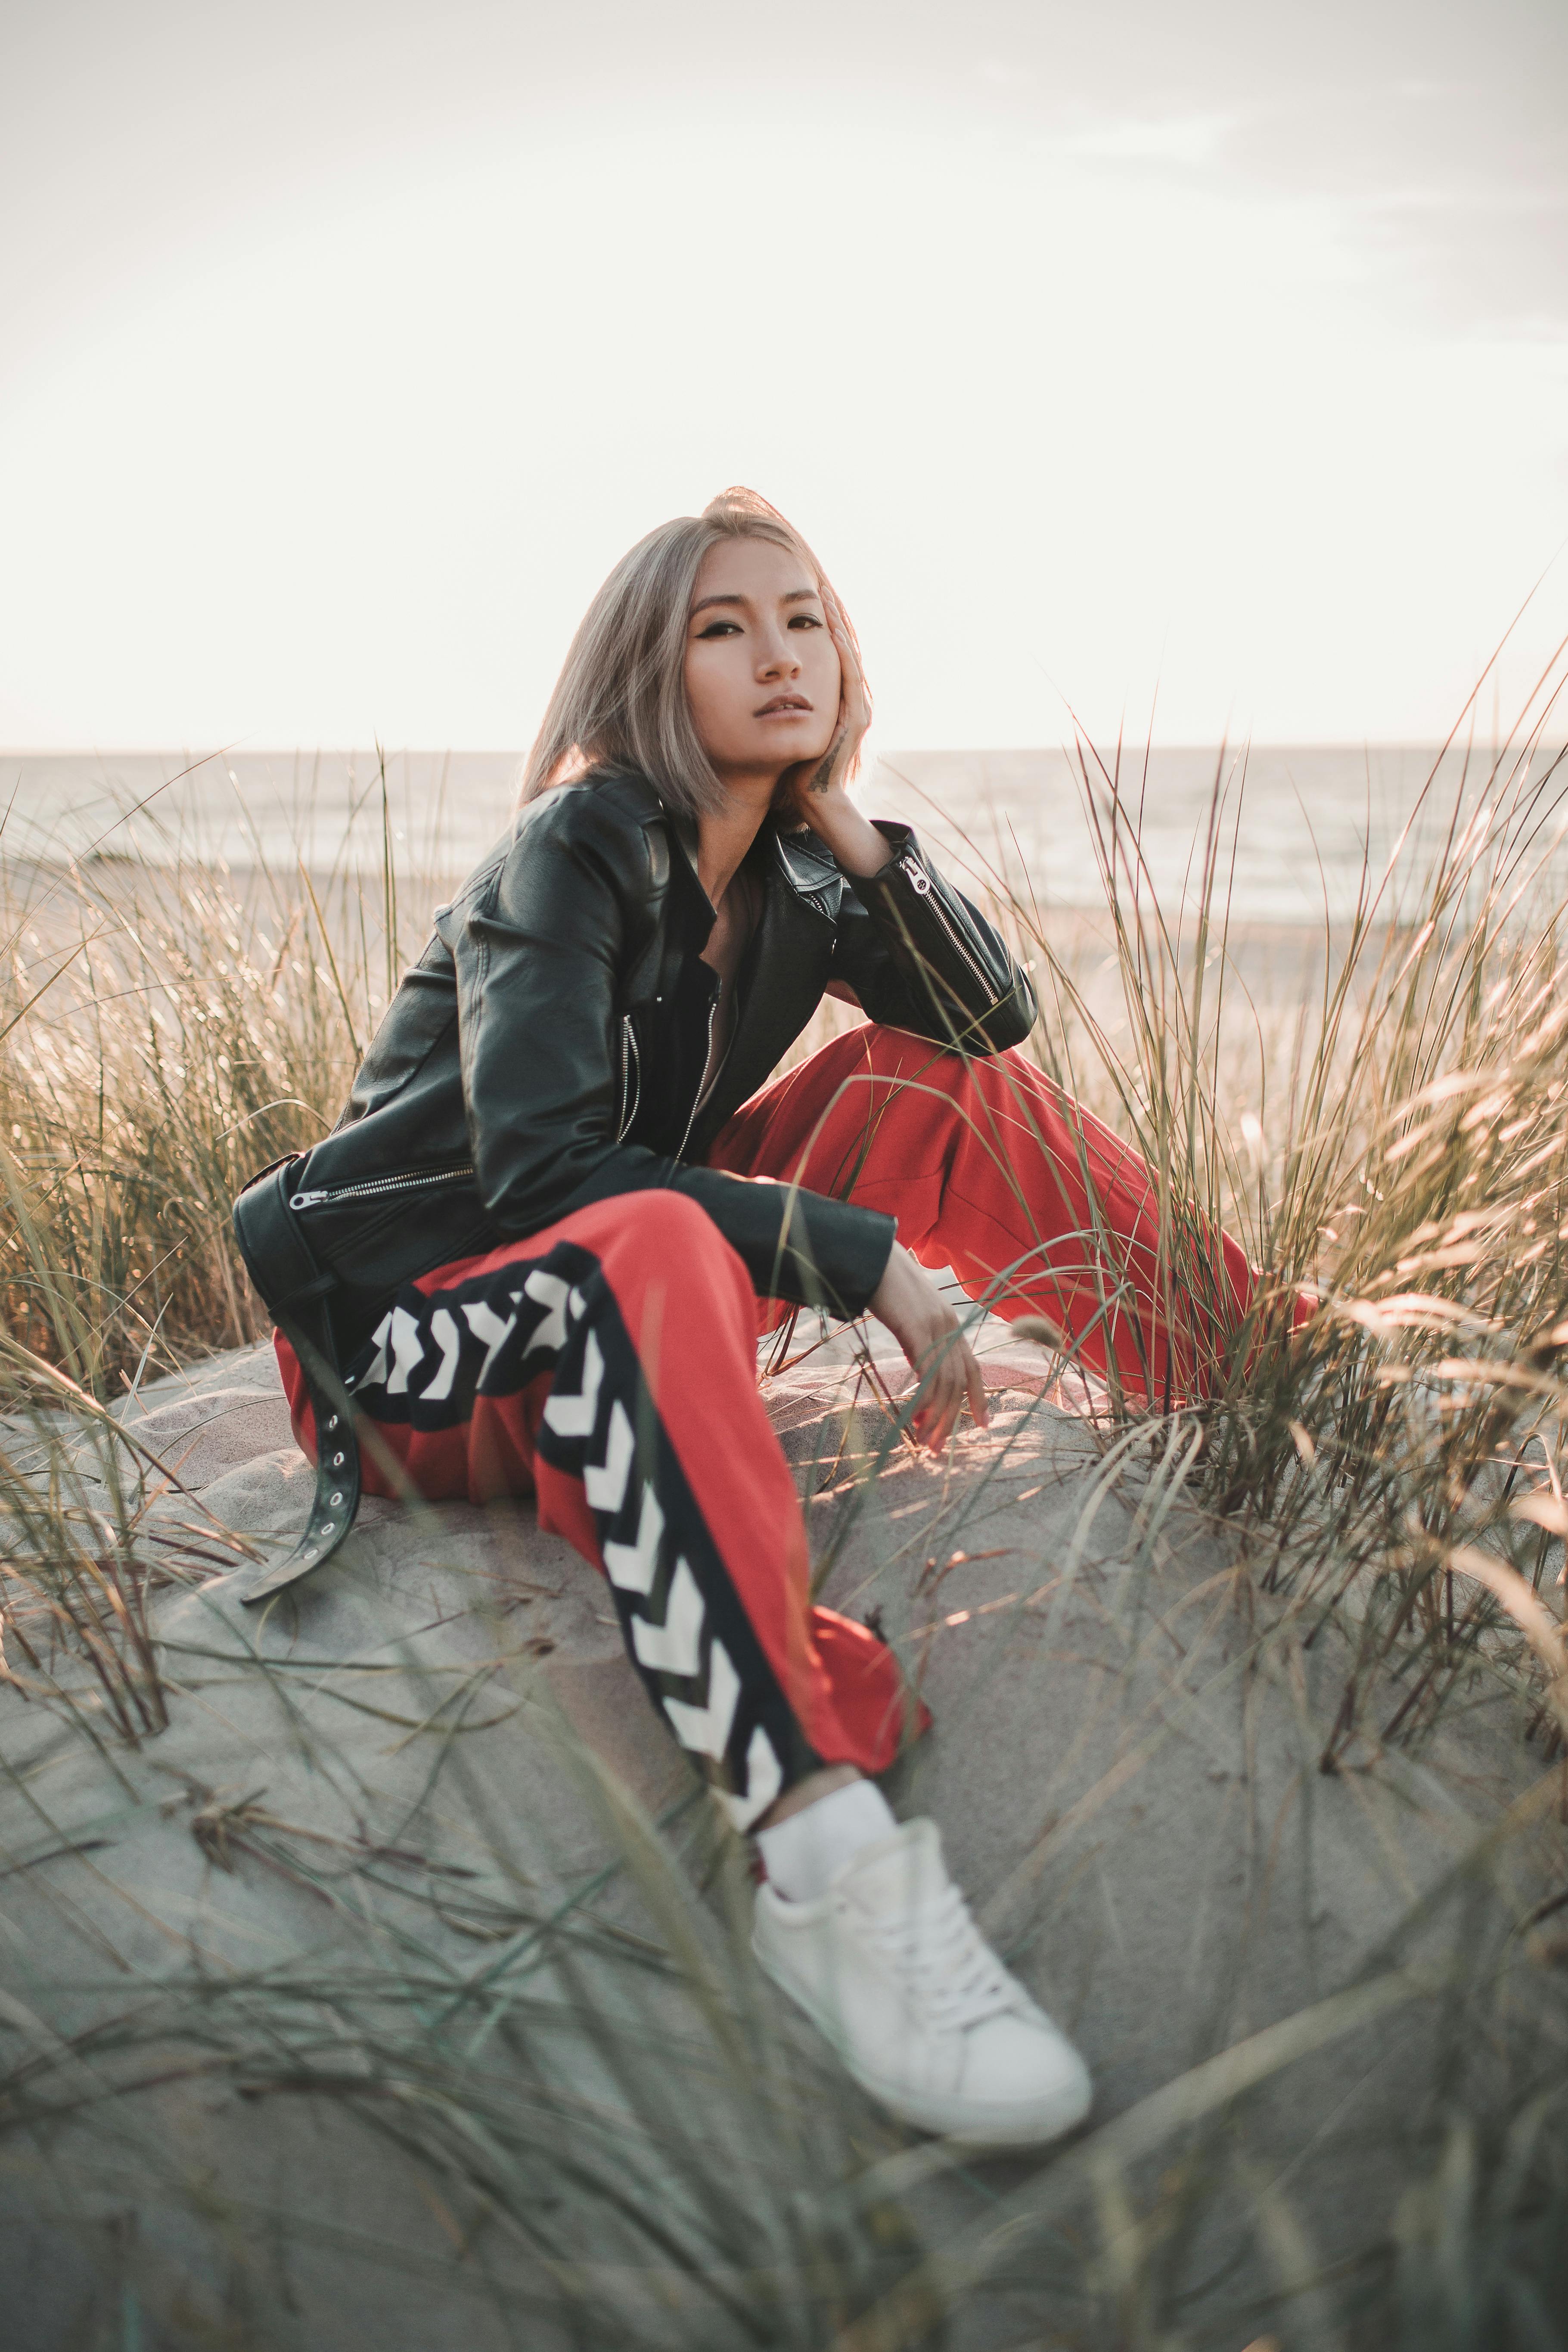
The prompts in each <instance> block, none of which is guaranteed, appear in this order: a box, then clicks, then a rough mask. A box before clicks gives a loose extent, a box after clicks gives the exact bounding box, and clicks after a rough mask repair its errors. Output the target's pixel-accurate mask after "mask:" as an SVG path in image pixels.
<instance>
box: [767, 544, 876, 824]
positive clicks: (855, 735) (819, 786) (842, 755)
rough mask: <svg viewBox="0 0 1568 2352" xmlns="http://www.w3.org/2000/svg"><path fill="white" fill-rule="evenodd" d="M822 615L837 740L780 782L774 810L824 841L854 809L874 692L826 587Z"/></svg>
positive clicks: (835, 738) (852, 641) (841, 613)
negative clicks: (830, 650)
mask: <svg viewBox="0 0 1568 2352" xmlns="http://www.w3.org/2000/svg"><path fill="white" fill-rule="evenodd" d="M822 609H823V611H824V612H825V613H826V615H827V629H828V634H829V635H830V636H831V637H832V639H833V644H834V649H835V651H836V652H837V656H838V676H839V688H838V724H837V727H836V728H835V729H834V731H833V740H832V742H831V743H829V745H828V747H827V749H826V751H825V752H824V753H823V754H822V757H821V758H820V759H819V760H816V761H806V760H802V761H797V762H796V764H795V766H794V767H793V768H789V769H786V770H785V772H784V774H783V775H782V776H781V777H780V779H779V793H778V799H777V801H776V803H775V806H778V807H785V808H788V809H790V810H791V811H792V813H793V814H795V815H796V816H797V817H798V818H799V819H800V821H801V822H802V823H803V824H808V825H810V827H811V829H812V831H813V832H814V833H819V834H821V835H823V837H824V838H825V839H827V838H830V837H831V836H832V835H834V834H835V833H836V832H837V831H838V830H839V829H840V827H841V825H842V823H843V818H844V814H845V812H846V810H847V809H848V808H849V807H850V805H851V804H850V802H849V795H848V785H849V779H850V777H851V775H852V774H853V773H854V771H855V763H856V761H858V758H859V756H860V746H861V744H862V743H863V742H864V740H865V738H866V730H867V729H868V727H869V726H870V724H871V689H870V688H869V687H868V685H867V683H866V674H865V672H864V671H863V670H862V668H861V667H860V661H859V656H858V654H857V653H856V651H855V641H854V639H853V638H852V637H851V635H849V632H848V629H847V627H846V625H845V621H844V614H843V611H842V609H841V607H840V605H839V603H838V599H837V596H835V594H834V593H833V591H832V589H831V588H828V587H826V586H824V588H823V591H822Z"/></svg>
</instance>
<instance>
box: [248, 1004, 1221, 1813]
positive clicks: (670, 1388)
mask: <svg viewBox="0 0 1568 2352" xmlns="http://www.w3.org/2000/svg"><path fill="white" fill-rule="evenodd" d="M709 1158H710V1164H711V1165H713V1166H714V1167H718V1168H727V1169H731V1170H732V1171H734V1172H735V1173H736V1174H738V1175H743V1176H763V1175H766V1176H772V1177H777V1178H782V1179H784V1180H786V1181H787V1180H793V1181H798V1182H799V1183H800V1184H801V1185H802V1186H803V1187H804V1188H805V1189H807V1190H810V1191H813V1192H834V1193H837V1194H840V1195H845V1196H847V1195H851V1194H852V1195H853V1197H854V1198H855V1199H856V1200H858V1201H861V1202H865V1203H866V1204H867V1205H868V1207H873V1208H879V1209H884V1210H888V1211H890V1212H891V1213H893V1214H894V1215H895V1216H896V1217H897V1219H898V1223H899V1236H900V1240H901V1241H902V1242H903V1244H904V1245H905V1246H906V1248H908V1249H910V1250H911V1251H912V1252H913V1253H914V1255H916V1256H917V1257H919V1258H921V1260H923V1261H924V1263H925V1264H927V1265H931V1266H942V1265H951V1266H952V1269H953V1271H954V1273H955V1274H956V1275H957V1276H958V1278H959V1280H960V1281H961V1282H962V1283H963V1286H964V1288H965V1289H966V1290H967V1291H968V1292H969V1294H970V1296H971V1297H974V1298H977V1299H978V1298H981V1297H984V1299H985V1301H986V1303H987V1304H988V1305H990V1306H991V1307H993V1308H994V1311H995V1312H997V1313H998V1314H1001V1315H1004V1316H1008V1317H1012V1316H1016V1315H1020V1314H1024V1313H1026V1312H1034V1313H1037V1314H1044V1315H1047V1316H1048V1317H1049V1318H1051V1319H1052V1320H1053V1321H1055V1322H1056V1323H1058V1325H1059V1326H1060V1327H1061V1328H1062V1329H1063V1330H1064V1332H1066V1333H1067V1334H1068V1335H1070V1337H1071V1339H1073V1340H1074V1341H1075V1342H1076V1343H1077V1345H1078V1349H1079V1355H1080V1357H1081V1358H1082V1359H1083V1360H1086V1361H1087V1362H1088V1363H1089V1365H1090V1366H1091V1367H1093V1368H1094V1369H1096V1370H1105V1369H1106V1368H1107V1365H1108V1362H1109V1360H1110V1358H1112V1357H1114V1360H1115V1362H1116V1364H1117V1367H1118V1370H1119V1371H1120V1374H1121V1379H1122V1381H1123V1382H1124V1384H1125V1385H1126V1386H1127V1387H1128V1388H1129V1389H1130V1390H1131V1391H1133V1392H1134V1393H1136V1394H1139V1395H1142V1396H1150V1397H1153V1398H1154V1399H1155V1400H1157V1401H1163V1402H1169V1401H1170V1400H1172V1399H1173V1398H1175V1397H1178V1396H1189V1395H1193V1394H1197V1393H1202V1392H1203V1391H1205V1390H1206V1389H1207V1388H1208V1387H1209V1386H1210V1384H1211V1382H1212V1380H1213V1377H1214V1373H1215V1369H1216V1366H1217V1364H1218V1361H1219V1358H1220V1355H1221V1351H1222V1350H1223V1349H1224V1348H1225V1347H1226V1343H1227V1337H1228V1335H1229V1334H1230V1333H1231V1332H1233V1331H1234V1328H1235V1326H1236V1324H1237V1321H1238V1319H1239V1318H1240V1317H1241V1315H1242V1314H1243V1313H1244V1312H1245V1310H1246V1308H1247V1305H1248V1304H1249V1302H1250V1300H1251V1297H1252V1295H1253V1289H1254V1282H1253V1276H1252V1274H1251V1271H1250V1269H1249V1267H1248V1265H1247V1260H1246V1257H1245V1255H1243V1253H1242V1251H1241V1249H1240V1247H1239V1245H1238V1244H1237V1243H1236V1242H1234V1241H1233V1240H1231V1238H1230V1237H1229V1236H1228V1235H1226V1234H1217V1235H1205V1242H1206V1244H1207V1247H1206V1250H1205V1265H1206V1274H1207V1288H1206V1292H1205V1296H1204V1297H1202V1298H1193V1297H1190V1296H1186V1295H1184V1296H1183V1297H1182V1299H1181V1301H1180V1312H1179V1313H1178V1312H1176V1311H1175V1310H1174V1307H1173V1301H1172V1300H1171V1299H1170V1298H1169V1297H1160V1296H1159V1295H1158V1291H1159V1287H1160V1268H1159V1253H1158V1240H1159V1220H1158V1210H1157V1205H1156V1202H1155V1200H1154V1197H1153V1193H1152V1187H1151V1182H1150V1178H1149V1172H1148V1170H1147V1168H1146V1166H1145V1164H1144V1162H1143V1161H1142V1160H1141V1159H1140V1158H1139V1156H1138V1154H1137V1153H1136V1152H1134V1151H1132V1150H1130V1149H1129V1148H1128V1147H1127V1146H1126V1145H1125V1144H1122V1143H1120V1142H1119V1141H1118V1140H1117V1139H1116V1138H1115V1137H1114V1136H1113V1135H1112V1134H1111V1133H1110V1130H1109V1129H1106V1128H1104V1127H1102V1126H1101V1125H1100V1122H1099V1121H1098V1120H1096V1119H1093V1118H1089V1115H1088V1114H1087V1113H1085V1112H1083V1111H1081V1110H1079V1108H1077V1107H1076V1106H1075V1105H1074V1104H1072V1103H1071V1102H1070V1101H1069V1100H1068V1097H1065V1096H1064V1095H1063V1094H1062V1093H1061V1092H1060V1090H1059V1089H1058V1087H1054V1086H1053V1085H1051V1083H1050V1082H1049V1080H1047V1078H1045V1077H1043V1076H1041V1074H1040V1072H1039V1071H1038V1070H1037V1068H1036V1067H1035V1066H1034V1065H1033V1064H1032V1063H1031V1062H1028V1061H1026V1059H1025V1058H1024V1056H1023V1055H1021V1054H1018V1053H1016V1052H1015V1053H1005V1054H1000V1055H996V1056H995V1057H994V1059H991V1060H978V1061H965V1060H963V1058H962V1057H961V1056H959V1055H955V1054H950V1053H946V1052H944V1051H942V1049H941V1048H940V1047H938V1046H935V1045H930V1044H928V1043H926V1042H925V1041H923V1040H922V1039H920V1038H917V1037H913V1036H910V1035H909V1034H906V1033H905V1032H903V1031H901V1030H896V1029H882V1028H878V1027H875V1026H872V1025H867V1026H863V1027H859V1028H856V1029H852V1030H850V1031H849V1032H848V1033H847V1034H846V1035H844V1036H842V1037H840V1038H838V1039H837V1040H836V1041H835V1042H834V1043H833V1044H832V1045H827V1046H825V1047H824V1048H823V1050H822V1051H821V1052H820V1053H818V1054H816V1055H813V1056H812V1057H811V1058H810V1060H809V1061H806V1062H804V1063H802V1064H801V1065H800V1066H798V1067H797V1068H795V1069H794V1070H792V1071H791V1072H790V1073H789V1075H788V1076H785V1077H783V1078H780V1079H778V1080H776V1081H775V1082H774V1084H773V1085H772V1086H770V1087H765V1088H764V1089H763V1092H762V1093H761V1094H759V1095H756V1096H754V1097H752V1100H751V1101H750V1102H749V1103H747V1104H745V1105H744V1106H743V1107H742V1108H741V1109H740V1110H739V1111H738V1112H737V1113H736V1114H735V1116H734V1118H731V1120H730V1121H729V1122H728V1123H727V1124H726V1126H725V1127H724V1128H723V1129H722V1130H721V1133H720V1135H719V1137H718V1139H717V1140H716V1142H715V1144H714V1146H713V1149H712V1150H711V1151H710V1154H709ZM788 1311H789V1310H788V1308H787V1307H781V1306H779V1305H777V1304H776V1303H775V1302H773V1301H772V1300H761V1301H759V1300H758V1299H757V1298H755V1297H753V1295H752V1287H751V1283H750V1280H749V1278H748V1276H747V1275H746V1272H745V1269H744V1267H743V1265H742V1263H741V1260H740V1258H739V1257H738V1256H737V1255H736V1254H735V1252H734V1251H733V1250H732V1249H731V1247H730V1244H728V1243H727V1242H726V1241H724V1240H723V1238H722V1237H721V1234H720V1233H719V1230H718V1227H717V1226H716V1225H715V1224H713V1223H712V1222H711V1220H710V1218H709V1217H708V1215H707V1214H706V1213H705V1212H704V1211H703V1210H701V1209H700V1208H698V1207H697V1206H696V1204H695V1203H694V1202H690V1201H689V1200H687V1199H686V1198H685V1197H684V1196H683V1195H681V1194H679V1193H675V1192H628V1193H625V1194H622V1195H621V1196H619V1197H618V1198H616V1199H613V1200H607V1201H601V1202H596V1203H595V1205H594V1206H593V1207H592V1208H587V1209H581V1210H577V1211H575V1212H574V1213H573V1214H572V1215H570V1216H567V1217H563V1218H562V1219H561V1220H560V1221H559V1222H558V1223H555V1224H552V1225H549V1226H547V1227H546V1228H545V1229H544V1230H543V1231H542V1233H538V1234H533V1235H532V1236H531V1238H530V1239H528V1240H527V1241H520V1242H512V1243H509V1244H506V1245H505V1246H504V1247H503V1248H500V1249H497V1250H492V1251H490V1252H489V1253H488V1254H487V1255H484V1256H481V1257H474V1258H466V1259H462V1260H459V1261H458V1262H457V1263H455V1264H453V1265H444V1266H440V1267H437V1269H436V1271H435V1272H434V1273H431V1274H427V1275H424V1276H421V1277H420V1279H419V1280H418V1281H417V1282H416V1283H413V1284H410V1285H408V1286H406V1287H405V1289H404V1290H403V1291H402V1292H401V1293H400V1294H399V1296H398V1298H397V1300H396V1301H395V1304H394V1305H393V1306H392V1307H391V1308H390V1309H389V1310H388V1312H387V1314H386V1315H385V1317H384V1318H383V1320H382V1322H381V1324H380V1326H379V1327H378V1328H377V1330H376V1332H375V1334H374V1337H373V1338H372V1339H371V1340H370V1341H369V1343H368V1344H367V1346H366V1347H365V1349H363V1351H362V1353H361V1355H360V1357H359V1358H358V1359H357V1360H356V1361H355V1362H354V1363H353V1364H352V1365H351V1366H349V1367H348V1368H347V1370H346V1374H345V1378H346V1380H347V1382H348V1385H349V1386H350V1387H351V1389H352V1390H353V1393H354V1396H355V1399H356V1402H358V1403H359V1405H360V1407H361V1409H362V1410H363V1412H366V1413H368V1414H369V1415H370V1416H371V1417H372V1418H373V1419H374V1421H375V1423H376V1424H377V1427H378V1429H379V1431H380V1433H381V1435H382V1436H383V1438H384V1441H385V1443H386V1444H387V1445H388V1446H389V1447H390V1449H391V1451H392V1454H393V1455H394V1456H395V1459H396V1460H397V1461H398V1462H399V1463H400V1464H401V1465H402V1466H403V1468H404V1470H405V1473H406V1475H408V1476H409V1477H410V1478H411V1479H412V1481H413V1483H414V1485H415V1486H416V1488H417V1489H418V1491H419V1492H420V1493H421V1494H423V1495H425V1496H427V1497H429V1498H430V1499H431V1500H433V1501H435V1500H443V1499H453V1498H463V1499H467V1500H468V1501H469V1502H474V1503H483V1502H487V1501H489V1500H490V1499H491V1498H492V1497H494V1496H499V1495H525V1494H535V1495H537V1496H538V1501H539V1518H540V1524H541V1526H542V1527H546V1528H553V1529H555V1530H556V1531H558V1532H559V1533H560V1534H562V1535H564V1536H565V1537H566V1538H568V1540H569V1541H570V1542H572V1543H573V1544H574V1545H575V1547H576V1548H577V1549H578V1550H579V1551H580V1552H582V1553H583V1554H584V1557H585V1558H586V1559H590V1560H592V1561H593V1562H594V1563H595V1566H596V1567H599V1568H601V1569H602V1570H604V1571H605V1575H606V1577H607V1578H608V1580H609V1583H610V1586H611V1589H612V1591H614V1594H615V1598H616V1608H617V1611H618V1612H619V1616H620V1620H621V1625H622V1630H623V1632H624V1633H625V1635H626V1646H627V1649H628V1651H629V1653H630V1654H631V1657H632V1659H633V1661H634V1663H635V1664H637V1668H638V1669H639V1671H640V1673H641V1675H642V1676H643V1680H644V1682H645V1684H646V1685H647V1689H648V1692H649V1695H650V1696H651V1697H652V1699H653V1701H654V1704H655V1705H656V1706H658V1707H659V1708H661V1709H662V1711H663V1713H664V1715H665V1717H666V1719H667V1720H668V1723H669V1725H670V1727H671V1728H672V1730H673V1731H674V1733H675V1735H676V1738H678V1739H679V1741H680V1743H681V1745H682V1746H683V1747H684V1748H687V1749H688V1750H689V1751H690V1752H691V1753H692V1754H693V1755H694V1756H696V1757H698V1758H700V1759H702V1762H703V1766H704V1769H706V1770H707V1772H708V1774H709V1777H710V1780H713V1781H714V1783H715V1784H716V1786H717V1787H719V1788H720V1789H721V1790H722V1791H723V1793H724V1795H725V1797H726V1801H727V1802H728V1805H729V1808H730V1811H731V1815H732V1817H733V1819H734V1820H735V1822H736V1823H737V1825H738V1826H739V1827H741V1828H745V1827H747V1826H748V1825H749V1824H750V1823H751V1822H752V1821H754V1820H755V1819H756V1818H757V1816H758V1815H759V1814H760V1813H761V1812H763V1811H764V1810H765V1808H766V1807H767V1806H768V1805H770V1804H771V1803H772V1802H773V1799H774V1798H775V1797H776V1796H777V1795H778V1794H779V1792H780V1791H781V1790H784V1789H785V1788H787V1787H788V1786H790V1785H791V1783H792V1782H794V1781H795V1780H800V1779H801V1778H803V1777H804V1776H805V1774H806V1773H808V1772H810V1771H813V1770H815V1769H817V1768H818V1767H819V1766H820V1765H823V1764H832V1763H851V1764H858V1765H859V1766H860V1767H861V1769H863V1770H865V1771H868V1772H879V1771H881V1770H883V1769H885V1768H886V1767H887V1765H889V1763H890V1762H891V1761H892V1759H893V1757H894V1755H895V1753H896V1752H897V1749H898V1746H899V1742H900V1737H901V1736H902V1735H903V1733H904V1732H905V1730H906V1729H907V1728H915V1727H918V1711H916V1710H912V1709H911V1706H910V1701H909V1698H908V1696H907V1694H906V1692H905V1689H904V1686H903V1685H902V1682H901V1680H900V1674H899V1670H898V1666H897V1664H896V1661H895V1660H894V1657H893V1655H892V1653H891V1652H890V1651H889V1650H888V1649H886V1648H885V1647H884V1646H883V1645H882V1643H880V1642H879V1640H878V1639H877V1638H876V1636H875V1635H874V1634H872V1633H869V1632H868V1630H867V1629H866V1628H865V1627H864V1626H862V1625H858V1624H856V1623H855V1622H853V1621H852V1620H850V1619H848V1618H845V1617H841V1616H839V1615H837V1613H836V1612H834V1611H832V1610H828V1609H819V1608H813V1607H812V1606H811V1605H810V1602H809V1599H808V1559H807V1550H806V1538H805V1524H804V1520H803V1518H802V1515H801V1510H800V1506H799V1502H798V1500H797V1498H796V1495H795V1486H794V1482H793V1479H792V1477H791V1475H790V1471H789V1467H788V1465H787V1464H786V1463H785V1461H784V1454H783V1453H782V1452H781V1450H780V1447H779V1444H778V1442H777V1440H776V1439H775V1437H774V1435H773V1431H772V1429H771V1427H770V1425H769V1423H768V1418H767V1414H766V1412H765V1411H764V1409H763V1402H762V1400H761V1398H760V1396H759V1395H758V1392H757V1380H756V1340H757V1335H758V1330H759V1326H760V1328H763V1329H764V1330H766V1329H769V1328H775V1327H776V1326H777V1325H778V1324H779V1323H780V1322H781V1321H782V1320H783V1319H784V1316H785V1315H787V1313H788ZM277 1347H278V1355H279V1362H280V1364H281V1366H282V1370H283V1379H284V1384H285V1387H286V1388H287V1391H288V1393H289V1405H290V1409H291V1411H292V1413H293V1420H294V1430H295V1434H296V1436H297V1437H298V1439H299V1442H300V1446H301V1447H302V1448H303V1450H304V1451H305V1453H306V1454H309V1455H310V1456H311V1458H312V1459H313V1458H314V1453H315V1443H314V1439H315V1433H314V1429H313V1427H312V1424H311V1418H310V1404H309V1402H308V1400H307V1398H306V1396H305V1391H304V1383H303V1381H302V1380H301V1378H300V1370H299V1366H298V1364H297V1362H296V1361H295V1359H294V1355H293V1351H292V1349H290V1348H289V1344H288V1342H287V1340H285V1339H283V1338H282V1337H281V1335H279V1339H278V1341H277ZM364 1483H365V1487H366V1491H367V1492H369V1493H372V1494H375V1493H378V1492H379V1493H385V1492H386V1491H387V1487H386V1485H385V1482H384V1480H382V1479H380V1478H379V1477H378V1475H377V1472H376V1470H375V1467H374V1465H373V1464H372V1463H370V1462H369V1461H368V1460H367V1462H366V1464H365V1479H364Z"/></svg>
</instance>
